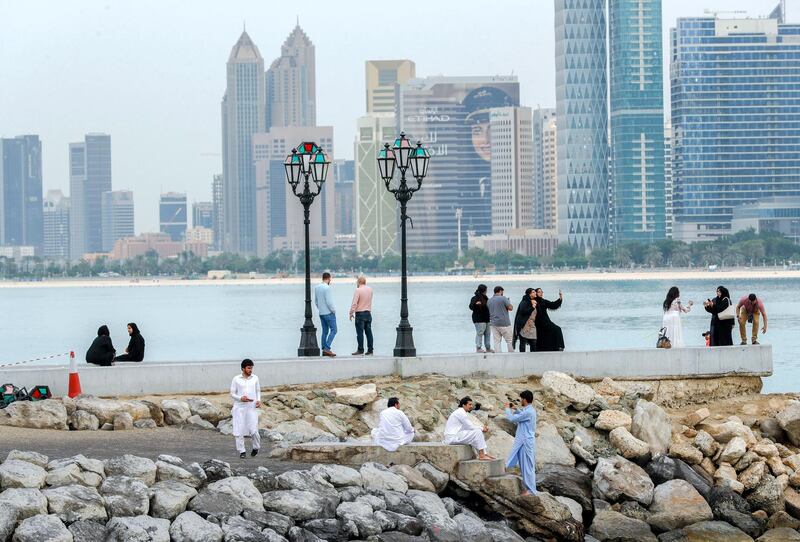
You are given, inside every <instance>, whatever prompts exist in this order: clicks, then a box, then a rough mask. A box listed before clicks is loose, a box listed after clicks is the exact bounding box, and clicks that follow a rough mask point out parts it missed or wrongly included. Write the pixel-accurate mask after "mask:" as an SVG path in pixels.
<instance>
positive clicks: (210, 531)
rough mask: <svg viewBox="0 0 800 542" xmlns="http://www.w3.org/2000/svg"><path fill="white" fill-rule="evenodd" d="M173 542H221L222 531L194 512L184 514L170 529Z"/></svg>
mask: <svg viewBox="0 0 800 542" xmlns="http://www.w3.org/2000/svg"><path fill="white" fill-rule="evenodd" d="M169 535H170V537H171V538H172V542H220V541H221V540H222V529H221V528H220V527H219V525H215V524H213V523H211V522H210V521H206V520H204V519H203V518H201V517H200V516H198V515H197V514H195V513H194V512H183V513H182V514H181V515H179V516H178V517H177V518H175V521H173V522H172V525H171V526H170V528H169Z"/></svg>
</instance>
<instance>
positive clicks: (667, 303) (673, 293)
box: [664, 286, 681, 312]
mask: <svg viewBox="0 0 800 542" xmlns="http://www.w3.org/2000/svg"><path fill="white" fill-rule="evenodd" d="M680 296H681V292H680V290H678V287H677V286H673V287H672V288H670V289H669V292H667V298H666V299H665V300H664V312H667V311H668V310H669V308H670V307H671V306H672V302H673V301H675V300H676V299H677V298H679V297H680Z"/></svg>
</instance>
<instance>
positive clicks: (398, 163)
mask: <svg viewBox="0 0 800 542" xmlns="http://www.w3.org/2000/svg"><path fill="white" fill-rule="evenodd" d="M429 159H430V156H429V155H428V151H427V150H425V148H423V147H422V144H421V143H417V146H416V148H413V147H411V144H410V142H409V141H408V139H407V138H406V136H405V134H404V133H401V134H400V137H399V138H397V139H396V140H395V142H394V146H393V147H391V148H390V147H389V144H388V143H386V144H385V145H384V146H383V149H382V150H381V151H380V152H379V153H378V169H379V170H380V173H381V178H383V181H384V183H385V185H386V190H388V191H389V192H390V193H391V194H392V195H393V196H394V198H395V199H396V200H397V201H398V202H399V203H400V262H401V264H400V273H401V279H400V324H399V325H398V326H397V339H396V341H395V345H394V355H395V357H414V356H416V355H417V349H416V347H415V346H414V335H413V331H414V328H412V327H411V324H410V323H409V321H408V267H407V263H406V262H407V253H406V222H407V221H409V220H411V218H410V217H409V216H408V213H407V212H406V207H407V205H408V202H409V201H410V200H411V198H412V197H413V196H414V192H416V191H417V190H419V189H420V188H422V180H423V179H424V178H425V175H426V174H427V170H428V160H429ZM395 167H397V168H398V169H399V170H400V181H399V183H398V184H397V185H396V186H392V180H393V177H394V170H395ZM409 167H410V168H411V174H412V175H413V177H414V179H416V181H417V182H416V186H414V185H413V184H412V185H411V186H409V184H408V183H407V181H406V172H407V170H408V168H409ZM412 226H413V222H412Z"/></svg>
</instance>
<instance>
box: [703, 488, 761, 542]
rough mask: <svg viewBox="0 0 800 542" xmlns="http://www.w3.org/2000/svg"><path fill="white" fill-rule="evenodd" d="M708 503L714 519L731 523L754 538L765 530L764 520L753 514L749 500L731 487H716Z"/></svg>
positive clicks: (710, 493)
mask: <svg viewBox="0 0 800 542" xmlns="http://www.w3.org/2000/svg"><path fill="white" fill-rule="evenodd" d="M708 503H709V504H710V505H711V511H712V512H713V513H714V519H717V520H720V521H725V522H727V523H730V524H731V525H733V526H734V527H736V528H738V529H740V530H742V531H744V532H745V533H747V534H748V535H749V536H751V537H753V538H756V537H758V536H760V535H761V533H763V532H764V521H763V520H759V519H757V518H756V517H755V516H753V515H752V514H751V512H752V509H751V508H750V505H749V504H748V502H747V501H746V500H745V499H744V498H743V497H742V496H741V495H739V494H738V493H736V492H735V491H734V490H732V489H731V488H729V487H723V486H716V487H714V488H713V489H712V490H711V491H710V492H709V497H708Z"/></svg>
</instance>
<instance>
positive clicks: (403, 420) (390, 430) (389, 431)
mask: <svg viewBox="0 0 800 542" xmlns="http://www.w3.org/2000/svg"><path fill="white" fill-rule="evenodd" d="M372 439H373V440H374V441H375V444H377V445H378V446H382V447H383V448H384V449H385V450H387V451H389V452H394V451H396V450H397V449H398V448H399V447H400V446H403V445H404V444H408V443H409V442H411V441H412V440H414V427H413V426H412V425H411V422H410V421H409V420H408V416H406V414H405V412H403V411H402V410H400V400H399V399H398V398H397V397H390V398H389V403H388V405H387V408H385V409H384V410H383V411H381V417H380V423H379V424H378V427H376V428H375V429H373V430H372Z"/></svg>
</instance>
